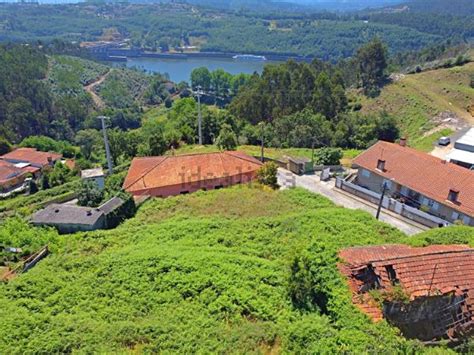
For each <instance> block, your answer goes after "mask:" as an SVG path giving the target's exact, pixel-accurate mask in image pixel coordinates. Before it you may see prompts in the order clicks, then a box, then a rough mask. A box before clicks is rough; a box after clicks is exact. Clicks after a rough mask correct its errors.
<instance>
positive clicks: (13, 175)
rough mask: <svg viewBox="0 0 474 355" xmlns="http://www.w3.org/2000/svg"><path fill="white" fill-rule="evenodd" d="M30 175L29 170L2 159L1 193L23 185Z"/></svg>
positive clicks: (0, 173) (0, 168)
mask: <svg viewBox="0 0 474 355" xmlns="http://www.w3.org/2000/svg"><path fill="white" fill-rule="evenodd" d="M27 176H28V171H25V170H24V169H21V168H19V167H16V166H15V165H14V164H12V163H9V162H6V161H3V160H0V193H8V192H9V191H12V190H14V189H16V188H19V187H20V186H22V185H23V184H24V182H25V179H26V177H27Z"/></svg>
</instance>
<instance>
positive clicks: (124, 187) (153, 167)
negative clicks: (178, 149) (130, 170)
mask: <svg viewBox="0 0 474 355" xmlns="http://www.w3.org/2000/svg"><path fill="white" fill-rule="evenodd" d="M149 158H163V159H162V160H160V161H159V162H158V163H157V164H156V165H154V166H152V167H151V168H150V169H148V170H146V171H145V172H144V173H143V174H141V175H140V176H139V177H138V178H136V179H135V180H134V181H133V182H132V183H130V184H128V185H124V186H123V189H124V190H125V189H128V188H129V187H130V186H132V185H135V184H136V183H137V182H138V180H140V179H143V178H144V177H145V175H148V174H149V173H150V172H151V171H152V170H153V169H155V168H156V167H157V166H158V165H161V163H163V162H164V161H165V160H166V159H168V157H167V156H166V155H162V156H159V157H149Z"/></svg>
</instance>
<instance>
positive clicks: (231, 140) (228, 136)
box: [216, 124, 238, 150]
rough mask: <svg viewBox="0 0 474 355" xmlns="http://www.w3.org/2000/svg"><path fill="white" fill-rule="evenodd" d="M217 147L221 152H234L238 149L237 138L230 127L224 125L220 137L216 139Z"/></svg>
mask: <svg viewBox="0 0 474 355" xmlns="http://www.w3.org/2000/svg"><path fill="white" fill-rule="evenodd" d="M216 145H217V147H218V148H219V149H221V150H234V149H235V148H236V147H237V145H238V141H237V136H236V135H235V133H234V131H233V130H232V127H231V126H230V125H228V124H223V125H222V128H221V130H220V132H219V136H218V137H217V139H216Z"/></svg>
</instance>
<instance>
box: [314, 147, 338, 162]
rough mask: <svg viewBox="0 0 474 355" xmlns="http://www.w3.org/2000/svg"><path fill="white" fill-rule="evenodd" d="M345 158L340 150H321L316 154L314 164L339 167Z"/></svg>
mask: <svg viewBox="0 0 474 355" xmlns="http://www.w3.org/2000/svg"><path fill="white" fill-rule="evenodd" d="M342 157H343V153H342V150H341V149H339V148H321V149H318V150H317V151H316V152H315V154H314V162H315V163H316V164H318V165H339V163H340V160H341V158H342Z"/></svg>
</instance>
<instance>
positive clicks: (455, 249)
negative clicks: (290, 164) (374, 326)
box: [339, 245, 474, 319]
mask: <svg viewBox="0 0 474 355" xmlns="http://www.w3.org/2000/svg"><path fill="white" fill-rule="evenodd" d="M339 257H340V259H342V263H340V264H339V270H340V271H341V272H342V273H343V274H344V275H345V276H347V277H348V279H349V286H350V288H351V290H352V292H353V294H354V297H353V302H354V303H355V304H356V305H359V306H360V308H361V309H362V310H363V311H365V312H366V313H367V314H369V315H372V316H373V318H375V319H380V318H381V315H382V314H381V311H380V308H379V307H377V306H376V305H371V302H370V301H371V300H370V297H368V296H367V294H364V293H365V292H363V291H361V288H362V286H363V285H364V283H365V281H363V280H362V279H361V277H358V276H360V275H361V274H360V273H361V272H362V271H363V270H367V269H368V268H369V266H370V267H371V268H372V270H373V272H374V275H376V276H377V277H378V279H379V283H380V286H381V287H382V288H384V289H390V288H391V287H392V283H391V280H390V279H389V274H388V271H387V269H386V267H388V266H390V267H392V268H393V270H394V271H395V274H396V278H397V280H398V282H399V284H400V286H401V287H402V288H403V289H404V291H405V292H406V294H407V295H408V296H409V297H410V299H411V300H413V299H415V298H417V297H422V296H433V295H436V294H446V293H450V292H454V293H456V294H459V293H461V292H465V291H469V290H474V249H473V248H470V247H469V246H466V245H433V246H428V247H423V248H413V247H409V246H406V245H384V246H367V247H355V248H348V249H344V250H342V251H341V252H340V253H339ZM363 294H364V295H363ZM361 295H363V297H361ZM372 301H373V300H372ZM377 310H378V311H377ZM377 312H378V313H377Z"/></svg>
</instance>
